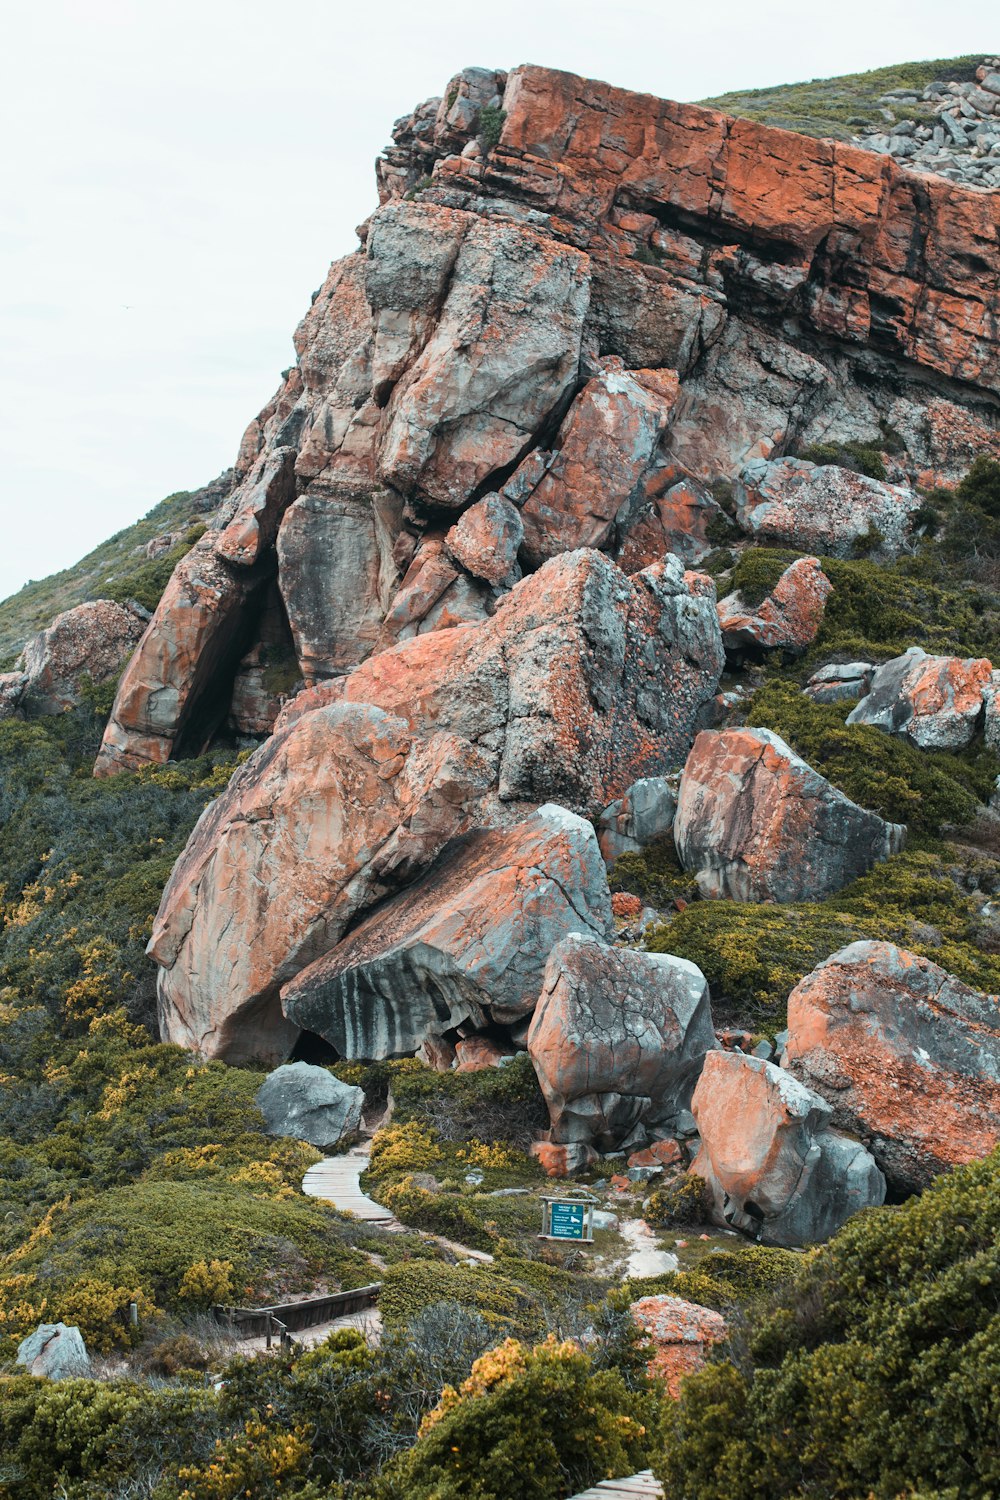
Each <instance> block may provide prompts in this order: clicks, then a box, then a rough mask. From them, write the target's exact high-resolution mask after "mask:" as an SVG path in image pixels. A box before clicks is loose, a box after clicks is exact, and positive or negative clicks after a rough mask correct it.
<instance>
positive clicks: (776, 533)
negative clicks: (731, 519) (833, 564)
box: [736, 458, 921, 557]
mask: <svg viewBox="0 0 1000 1500" xmlns="http://www.w3.org/2000/svg"><path fill="white" fill-rule="evenodd" d="M920 503H921V501H920V496H919V495H918V494H916V493H915V492H914V491H913V490H911V489H909V488H907V487H906V486H905V485H890V484H882V483H881V482H880V481H879V480H877V479H869V478H868V476H867V475H866V474H855V473H854V471H853V470H852V469H840V468H837V466H836V465H835V464H820V465H817V464H812V463H807V462H806V461H805V460H804V459H800V458H781V459H775V460H773V461H771V462H766V461H764V460H758V461H756V462H754V463H751V464H747V466H746V468H745V469H744V470H743V473H742V475H741V480H740V484H739V485H738V487H737V491H736V505H737V516H738V519H739V523H740V525H741V526H742V527H743V528H744V529H745V530H746V531H747V532H749V533H750V535H751V536H753V537H759V538H760V539H761V540H763V541H769V542H784V543H785V544H786V545H788V546H791V547H815V549H816V551H817V552H822V553H823V554H824V555H825V556H827V557H851V556H853V555H854V551H855V548H856V545H857V543H858V542H860V541H861V540H862V539H863V538H865V537H867V536H869V534H871V533H872V532H877V533H878V544H877V548H876V550H877V551H879V552H880V553H882V554H884V555H886V556H889V557H895V556H896V555H897V554H898V553H899V552H900V551H901V549H902V547H903V545H904V543H905V542H906V539H907V536H908V533H909V524H910V516H911V515H912V513H913V512H914V511H915V510H916V509H917V508H918V507H919V505H920Z"/></svg>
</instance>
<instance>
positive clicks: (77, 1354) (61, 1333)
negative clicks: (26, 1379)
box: [16, 1323, 90, 1380]
mask: <svg viewBox="0 0 1000 1500" xmlns="http://www.w3.org/2000/svg"><path fill="white" fill-rule="evenodd" d="M16 1362H17V1364H19V1365H23V1367H24V1369H25V1370H26V1371H27V1373H28V1374H29V1375H39V1376H44V1377H45V1378H47V1379H48V1380H69V1379H71V1378H72V1377H73V1376H75V1375H89V1374H90V1355H89V1354H88V1353H87V1346H86V1344H85V1343H84V1342H83V1334H82V1333H81V1332H80V1330H79V1328H76V1327H74V1326H72V1325H71V1324H67V1323H39V1325H38V1327H37V1328H36V1329H35V1331H34V1333H29V1334H28V1337H27V1338H26V1339H22V1340H21V1342H20V1344H19V1345H18V1350H17V1361H16Z"/></svg>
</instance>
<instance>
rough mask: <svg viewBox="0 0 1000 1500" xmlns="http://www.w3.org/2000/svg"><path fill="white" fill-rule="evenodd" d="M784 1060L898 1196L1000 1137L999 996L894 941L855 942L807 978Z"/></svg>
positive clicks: (794, 1006) (795, 1002)
mask: <svg viewBox="0 0 1000 1500" xmlns="http://www.w3.org/2000/svg"><path fill="white" fill-rule="evenodd" d="M782 1061H783V1064H784V1066H785V1067H787V1068H789V1069H790V1070H791V1072H792V1073H793V1074H794V1075H795V1076H796V1077H797V1078H800V1079H802V1080H803V1081H804V1082H805V1083H807V1084H808V1085H809V1086H810V1088H813V1089H815V1090H817V1091H818V1092H819V1093H820V1094H822V1095H823V1096H824V1097H825V1098H826V1099H827V1100H828V1101H829V1104H830V1106H831V1109H832V1112H833V1121H834V1124H836V1125H840V1126H842V1127H843V1128H844V1129H847V1130H851V1131H854V1132H856V1133H857V1134H859V1135H860V1136H861V1137H862V1138H863V1139H864V1140H865V1141H866V1142H867V1143H868V1145H869V1148H870V1150H871V1152H872V1155H873V1156H874V1157H875V1159H876V1161H877V1162H878V1164H879V1166H880V1167H881V1169H882V1171H883V1172H884V1173H885V1175H886V1177H887V1178H888V1180H889V1182H890V1185H891V1186H893V1187H894V1188H895V1189H896V1190H897V1191H903V1192H912V1191H915V1190H917V1189H919V1188H922V1187H925V1186H926V1185H927V1183H928V1182H930V1181H931V1179H932V1178H933V1177H934V1176H936V1175H937V1174H938V1173H939V1172H944V1171H947V1170H948V1169H949V1168H951V1167H955V1166H959V1165H961V1164H962V1163H964V1162H969V1161H974V1160H976V1159H977V1158H979V1157H982V1156H986V1155H987V1154H988V1153H989V1152H990V1151H991V1150H992V1149H993V1147H994V1146H995V1145H996V1144H997V1142H998V1141H1000V997H998V996H996V995H983V994H980V993H978V992H977V991H975V990H972V989H970V988H969V987H968V985H965V984H963V983H962V982H961V981H960V980H958V979H956V978H954V976H953V975H951V974H948V973H947V972H946V971H945V970H944V969H942V968H940V967H939V966H938V965H937V964H935V963H932V962H931V961H930V959H927V958H919V957H918V956H917V955H916V954H914V953H908V952H906V951H905V950H904V949H901V948H896V947H894V946H893V945H892V944H891V943H876V942H859V943H852V944H850V946H849V947H847V948H842V949H841V950H840V952H839V953H834V954H833V955H832V956H831V957H830V958H828V959H826V960H825V962H824V963H821V964H820V965H819V966H818V967H817V968H815V969H814V970H813V971H812V973H811V974H807V975H806V977H805V979H803V980H800V982H799V983H798V984H797V985H796V987H795V989H794V990H793V991H792V993H791V995H790V996H789V998H788V1040H787V1043H786V1046H785V1052H784V1056H783V1059H782Z"/></svg>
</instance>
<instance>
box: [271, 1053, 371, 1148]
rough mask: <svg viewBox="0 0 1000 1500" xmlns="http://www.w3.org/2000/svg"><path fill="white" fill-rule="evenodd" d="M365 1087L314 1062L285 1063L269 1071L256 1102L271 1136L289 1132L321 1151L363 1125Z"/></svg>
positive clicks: (332, 1145) (296, 1138) (331, 1146)
mask: <svg viewBox="0 0 1000 1500" xmlns="http://www.w3.org/2000/svg"><path fill="white" fill-rule="evenodd" d="M364 1102H365V1092H364V1089H359V1088H353V1087H352V1086H351V1085H350V1084H349V1083H342V1082H341V1081H340V1079H339V1078H335V1077H334V1076H333V1074H332V1073H331V1072H330V1070H329V1069H328V1068H318V1067H314V1066H313V1064H312V1063H306V1062H295V1063H284V1064H283V1065H282V1066H281V1067H280V1068H275V1069H274V1071H273V1073H269V1074H268V1075H267V1077H266V1078H265V1079H264V1082H263V1083H262V1084H261V1086H260V1088H259V1089H258V1090H257V1093H256V1096H255V1098H254V1103H255V1104H256V1106H257V1108H258V1109H259V1110H260V1112H261V1114H262V1115H263V1116H264V1123H265V1125H266V1127H267V1133H268V1135H290V1136H292V1137H293V1139H294V1140H297V1141H308V1142H309V1144H310V1146H316V1147H318V1148H319V1150H321V1151H332V1150H333V1148H334V1146H336V1145H337V1144H338V1143H339V1142H340V1141H341V1140H343V1138H344V1136H347V1135H353V1134H354V1132H355V1131H356V1130H357V1129H358V1128H359V1126H360V1124H361V1111H362V1108H363V1107H364Z"/></svg>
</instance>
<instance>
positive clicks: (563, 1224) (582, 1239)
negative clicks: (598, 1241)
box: [539, 1192, 597, 1245]
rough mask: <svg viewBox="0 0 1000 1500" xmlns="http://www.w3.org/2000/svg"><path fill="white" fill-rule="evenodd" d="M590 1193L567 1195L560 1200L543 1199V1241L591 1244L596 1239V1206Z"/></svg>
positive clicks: (541, 1235) (595, 1200) (594, 1199)
mask: <svg viewBox="0 0 1000 1500" xmlns="http://www.w3.org/2000/svg"><path fill="white" fill-rule="evenodd" d="M596 1202H597V1199H596V1198H595V1197H593V1196H592V1194H590V1193H584V1192H576V1193H565V1194H563V1195H562V1196H561V1197H559V1198H543V1199H542V1232H541V1234H540V1235H539V1239H543V1240H577V1241H578V1242H579V1243H581V1244H585V1245H588V1244H591V1243H592V1242H593V1239H594V1204H595V1203H596Z"/></svg>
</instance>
